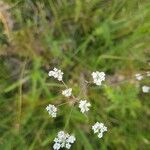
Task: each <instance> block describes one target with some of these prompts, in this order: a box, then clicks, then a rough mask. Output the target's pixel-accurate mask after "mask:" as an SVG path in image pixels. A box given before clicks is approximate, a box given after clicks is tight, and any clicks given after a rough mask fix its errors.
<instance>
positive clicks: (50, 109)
mask: <svg viewBox="0 0 150 150" xmlns="http://www.w3.org/2000/svg"><path fill="white" fill-rule="evenodd" d="M46 110H47V111H48V113H49V115H51V116H52V117H53V118H55V117H56V115H57V108H56V107H55V106H54V105H51V104H49V105H48V106H46Z"/></svg>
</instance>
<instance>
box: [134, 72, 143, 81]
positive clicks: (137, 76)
mask: <svg viewBox="0 0 150 150" xmlns="http://www.w3.org/2000/svg"><path fill="white" fill-rule="evenodd" d="M135 78H136V79H137V80H139V81H140V80H142V79H143V75H141V74H140V73H137V74H135Z"/></svg>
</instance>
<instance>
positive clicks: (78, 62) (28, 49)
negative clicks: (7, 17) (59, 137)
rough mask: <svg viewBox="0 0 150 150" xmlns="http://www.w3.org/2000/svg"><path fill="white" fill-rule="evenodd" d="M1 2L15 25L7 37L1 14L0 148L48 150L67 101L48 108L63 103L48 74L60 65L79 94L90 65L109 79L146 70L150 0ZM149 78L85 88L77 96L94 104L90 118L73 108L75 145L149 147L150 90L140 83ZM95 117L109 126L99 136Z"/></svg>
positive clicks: (79, 149)
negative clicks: (50, 110)
mask: <svg viewBox="0 0 150 150" xmlns="http://www.w3.org/2000/svg"><path fill="white" fill-rule="evenodd" d="M3 1H4V2H8V3H9V5H10V9H9V12H10V14H11V17H12V20H13V22H14V27H13V29H12V30H11V31H10V37H7V35H5V34H4V29H3V23H1V20H0V23H1V24H0V32H1V33H0V120H1V123H0V150H12V149H14V150H27V149H29V150H41V149H42V150H47V149H52V145H53V139H54V137H55V136H56V133H57V132H58V131H60V130H62V129H63V128H64V127H65V126H66V122H67V121H68V117H69V112H70V111H71V107H70V104H67V105H62V106H60V108H59V109H60V113H59V116H58V118H56V119H52V118H50V117H49V115H48V114H47V113H46V111H45V107H46V105H47V104H49V103H52V104H61V103H63V102H66V99H65V98H64V97H63V96H61V94H60V93H61V90H62V89H63V88H64V87H63V86H62V85H61V84H60V83H58V82H57V81H55V80H53V79H50V78H48V75H47V73H48V71H49V69H50V68H53V67H58V68H60V69H62V70H63V72H64V73H65V76H64V78H65V79H64V80H65V81H66V83H67V84H68V85H69V86H70V87H72V88H73V91H74V93H75V94H76V95H77V96H78V93H80V90H82V87H80V86H78V85H83V83H82V79H83V78H82V77H84V78H85V79H87V80H88V79H89V80H90V72H89V71H95V70H100V71H101V70H102V71H105V72H106V74H107V75H108V77H110V79H114V78H116V76H117V78H119V76H120V75H122V76H124V77H125V78H126V77H127V78H129V77H132V76H133V75H134V73H136V72H139V71H140V70H142V71H145V70H149V69H150V68H149V65H148V63H149V59H150V50H149V47H150V42H149V41H150V36H149V34H150V2H149V0H142V1H140V0H132V1H129V0H55V1H54V0H43V1H41V0H34V1H33V0H6V1H5V0H3ZM9 38H10V39H9ZM116 82H117V81H116ZM149 83H150V82H149V81H148V80H144V81H143V82H142V83H141V84H138V83H137V82H135V81H132V82H131V81H129V82H125V83H122V84H119V85H118V84H117V86H116V85H115V84H114V85H113V84H112V85H110V84H108V83H107V82H106V85H105V86H104V87H94V86H91V87H86V86H85V89H86V91H84V93H83V94H82V95H81V97H82V98H87V97H88V99H89V100H90V102H91V104H92V109H91V111H90V112H89V114H88V117H86V116H84V115H82V114H81V113H80V112H79V110H78V108H77V107H76V108H73V109H72V113H71V117H70V119H69V123H68V124H67V126H66V129H67V131H68V132H69V133H74V134H75V135H76V138H77V141H76V142H75V144H74V145H73V147H72V149H74V150H83V149H85V150H99V149H101V150H106V149H110V150H122V149H123V150H124V149H125V150H129V149H131V150H137V149H140V150H141V149H142V150H148V149H149V147H150V134H149V131H150V128H149V118H148V117H149V114H150V111H149V110H150V109H149V108H150V102H149V96H150V95H149V94H142V92H141V90H140V88H141V87H140V86H141V85H143V84H148V85H149ZM85 89H84V90H85ZM95 121H100V122H104V123H105V124H106V126H108V132H107V133H105V134H104V138H103V139H98V138H97V136H96V135H94V134H93V133H92V131H91V128H90V126H91V125H93V124H94V123H95Z"/></svg>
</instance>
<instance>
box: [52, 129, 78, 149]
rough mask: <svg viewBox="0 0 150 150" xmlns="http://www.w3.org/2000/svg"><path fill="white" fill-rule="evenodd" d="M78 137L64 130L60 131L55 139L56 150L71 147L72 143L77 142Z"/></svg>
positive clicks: (54, 146)
mask: <svg viewBox="0 0 150 150" xmlns="http://www.w3.org/2000/svg"><path fill="white" fill-rule="evenodd" d="M75 140H76V138H75V137H74V136H73V135H69V134H68V133H65V132H64V131H60V132H58V134H57V137H56V138H55V139H54V142H55V143H54V145H53V148H54V150H59V149H60V148H67V149H70V148H71V144H73V143H74V142H75Z"/></svg>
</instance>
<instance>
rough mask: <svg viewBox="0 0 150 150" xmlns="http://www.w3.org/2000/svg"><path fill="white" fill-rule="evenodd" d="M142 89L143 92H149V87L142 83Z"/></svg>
mask: <svg viewBox="0 0 150 150" xmlns="http://www.w3.org/2000/svg"><path fill="white" fill-rule="evenodd" d="M142 91H143V93H149V92H150V87H149V86H146V85H144V86H142Z"/></svg>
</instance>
